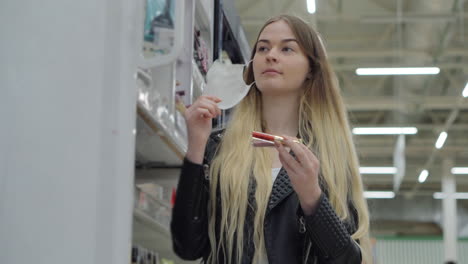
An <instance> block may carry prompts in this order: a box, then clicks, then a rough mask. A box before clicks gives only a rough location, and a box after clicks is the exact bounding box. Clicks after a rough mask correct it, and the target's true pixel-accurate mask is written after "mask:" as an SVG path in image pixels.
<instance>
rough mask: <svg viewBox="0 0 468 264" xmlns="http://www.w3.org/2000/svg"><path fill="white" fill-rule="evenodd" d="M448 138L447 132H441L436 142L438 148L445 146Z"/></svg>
mask: <svg viewBox="0 0 468 264" xmlns="http://www.w3.org/2000/svg"><path fill="white" fill-rule="evenodd" d="M446 139H447V132H445V131H443V132H441V133H440V135H439V138H438V139H437V142H436V144H435V147H436V148H437V149H441V148H442V147H443V146H444V143H445V140H446Z"/></svg>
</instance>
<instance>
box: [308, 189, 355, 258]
mask: <svg viewBox="0 0 468 264" xmlns="http://www.w3.org/2000/svg"><path fill="white" fill-rule="evenodd" d="M353 213H354V212H353ZM354 218H356V217H354ZM355 223H356V221H352V222H351V223H344V222H343V221H341V219H340V218H339V217H338V215H337V214H336V213H335V211H334V210H333V208H332V206H331V204H330V202H329V201H328V198H327V197H326V195H325V194H324V193H322V196H321V197H320V201H319V204H318V207H317V208H316V210H315V212H314V214H312V215H310V216H306V217H305V225H306V231H307V233H306V234H307V236H308V237H309V239H310V240H311V241H312V243H313V245H314V246H315V247H316V248H317V249H318V253H319V254H318V255H319V263H327V264H332V263H333V264H338V263H347V264H352V263H356V264H358V263H359V264H360V263H361V262H362V258H361V250H360V248H359V246H358V244H357V242H356V241H354V240H353V239H352V238H351V233H352V232H354V230H355V229H356V224H355Z"/></svg>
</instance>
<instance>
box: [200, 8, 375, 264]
mask: <svg viewBox="0 0 468 264" xmlns="http://www.w3.org/2000/svg"><path fill="white" fill-rule="evenodd" d="M279 20H283V21H285V22H286V23H287V24H288V25H289V26H290V28H291V30H292V31H293V33H294V35H295V37H296V39H297V41H298V43H299V46H300V47H301V48H302V50H303V51H304V53H305V55H306V56H307V57H308V59H309V64H310V69H311V72H310V74H311V75H310V78H307V79H306V80H305V81H304V87H305V89H303V93H302V95H301V99H300V106H299V124H298V126H299V136H300V137H301V138H302V139H304V140H305V144H306V145H307V146H308V147H309V148H310V149H313V150H314V153H315V154H316V155H317V158H318V159H319V161H320V167H321V172H320V177H321V179H320V181H321V182H322V184H323V186H324V187H325V188H326V191H327V193H328V195H329V200H330V203H331V205H332V206H333V208H334V209H335V211H336V213H337V214H338V216H339V217H340V218H341V219H342V220H347V219H348V218H349V217H351V215H350V213H351V212H349V204H352V205H353V206H354V208H356V212H357V216H358V219H356V220H357V222H358V223H359V225H358V227H357V231H356V232H355V233H354V234H352V238H353V239H355V240H359V243H360V247H361V253H362V257H363V262H364V263H371V256H370V241H369V214H368V209H367V203H366V201H365V199H364V197H363V186H362V180H361V176H360V173H359V163H358V159H357V154H356V151H355V148H354V143H353V139H352V135H351V132H350V126H349V123H348V117H347V114H346V111H345V107H344V103H343V99H342V97H341V95H340V92H339V88H338V83H337V81H336V77H335V75H334V72H333V70H332V68H331V65H330V64H329V62H328V60H327V57H326V52H325V48H324V46H323V44H322V43H321V40H320V37H319V35H318V33H317V32H315V30H314V29H312V28H311V27H310V26H309V25H307V23H305V22H304V21H303V20H301V19H299V18H297V17H294V16H289V15H280V16H277V17H274V18H271V19H270V20H268V21H267V22H266V23H265V25H264V26H263V27H262V29H261V30H260V33H261V32H262V31H263V29H264V28H265V27H266V26H268V25H269V24H271V23H273V22H276V21H279ZM260 33H259V36H260ZM257 40H258V39H257ZM255 51H256V44H255V46H254V47H253V51H252V58H253V57H254V56H255ZM244 79H245V81H246V82H247V83H252V82H253V81H254V75H253V69H252V67H248V68H247V70H246V72H245V74H244ZM254 130H255V131H263V130H264V126H263V120H262V100H261V93H260V91H259V90H258V89H257V87H256V86H255V84H254V85H253V86H252V87H251V89H250V91H249V93H248V94H247V96H246V97H245V98H244V99H243V100H242V101H241V102H240V103H239V105H238V106H237V107H236V108H235V110H234V112H233V115H232V119H231V121H230V123H229V124H228V126H227V128H226V131H225V133H224V136H223V140H222V143H221V146H220V148H219V150H218V152H217V155H216V156H215V158H214V159H213V161H212V163H211V168H210V175H211V182H210V185H211V186H210V207H209V209H210V210H209V212H210V220H209V238H210V244H211V254H210V257H209V259H208V263H216V261H217V259H218V256H219V255H218V254H219V253H220V252H222V253H223V254H224V256H225V258H226V261H227V262H228V263H231V261H232V260H233V258H235V260H234V261H235V263H240V262H241V259H242V254H243V248H244V232H243V230H244V224H245V218H246V214H247V208H248V207H249V206H255V217H254V233H253V243H254V247H255V255H254V263H256V262H257V261H258V260H259V257H260V255H261V253H260V252H262V251H264V250H265V245H264V233H263V222H264V219H265V213H266V208H267V203H268V199H269V196H270V193H271V189H272V179H271V166H272V158H271V157H270V154H269V153H268V152H267V150H265V149H263V148H253V147H252V146H251V145H250V136H251V132H252V131H254ZM251 177H253V178H254V180H255V182H256V191H255V205H250V204H248V202H249V201H248V189H249V182H250V178H251ZM217 187H218V188H219V193H217ZM218 194H220V197H217V196H218ZM217 199H219V200H220V202H221V207H220V208H217V207H216V206H217V205H216V201H217ZM218 209H220V210H221V212H220V217H221V219H216V215H218V214H217V212H216V210H218ZM218 213H219V212H218ZM217 222H218V223H219V224H220V226H219V235H220V237H219V238H217V237H216V235H215V231H216V227H215V225H216V223H217Z"/></svg>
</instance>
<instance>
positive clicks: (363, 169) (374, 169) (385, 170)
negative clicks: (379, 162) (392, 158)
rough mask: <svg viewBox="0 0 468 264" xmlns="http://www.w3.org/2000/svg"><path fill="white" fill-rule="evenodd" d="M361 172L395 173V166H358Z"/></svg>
mask: <svg viewBox="0 0 468 264" xmlns="http://www.w3.org/2000/svg"><path fill="white" fill-rule="evenodd" d="M359 172H360V173H361V174H395V173H397V168H395V167H360V168H359Z"/></svg>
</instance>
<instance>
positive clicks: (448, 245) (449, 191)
mask: <svg viewBox="0 0 468 264" xmlns="http://www.w3.org/2000/svg"><path fill="white" fill-rule="evenodd" d="M452 167H453V161H452V159H450V158H446V159H444V161H443V164H442V192H443V193H444V194H445V198H444V199H443V201H442V212H443V222H444V226H443V227H444V258H445V261H448V260H452V261H457V200H456V199H455V197H454V195H455V192H456V182H455V177H454V175H453V174H452V173H451V172H450V169H451V168H452Z"/></svg>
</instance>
